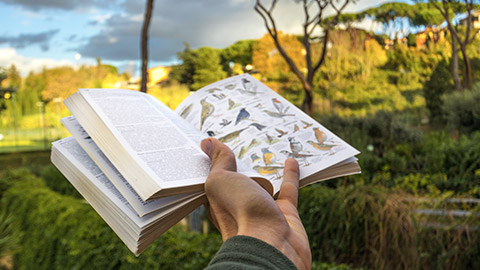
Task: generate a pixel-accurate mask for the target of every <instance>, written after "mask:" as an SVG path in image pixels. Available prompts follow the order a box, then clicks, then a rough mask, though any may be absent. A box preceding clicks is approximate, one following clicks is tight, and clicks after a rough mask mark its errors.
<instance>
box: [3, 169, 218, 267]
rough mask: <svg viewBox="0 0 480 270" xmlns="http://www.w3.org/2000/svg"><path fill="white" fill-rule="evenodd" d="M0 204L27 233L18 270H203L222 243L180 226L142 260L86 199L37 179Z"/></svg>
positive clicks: (215, 237) (26, 179)
mask: <svg viewBox="0 0 480 270" xmlns="http://www.w3.org/2000/svg"><path fill="white" fill-rule="evenodd" d="M0 206H1V208H0V209H3V210H4V211H6V212H7V214H9V215H11V216H12V223H13V225H14V228H16V229H17V230H18V231H19V232H23V234H24V237H23V241H22V243H21V246H20V248H19V252H18V253H17V254H16V255H15V258H14V264H15V267H16V268H18V269H147V268H148V269H151V268H157V269H158V268H160V269H202V268H203V267H205V266H206V265H207V264H208V262H209V261H210V259H211V258H212V257H213V255H214V254H215V252H216V251H217V250H218V248H219V245H220V243H221V238H220V237H219V236H218V235H201V234H197V233H194V232H187V231H184V230H183V229H182V228H181V227H174V228H172V229H170V230H169V231H168V232H166V233H165V234H164V235H163V236H162V237H160V239H158V240H157V241H156V242H155V243H154V244H153V245H152V246H150V247H149V248H148V249H147V250H145V251H144V253H143V254H141V255H140V256H139V258H136V257H135V256H134V255H133V254H132V253H131V252H130V251H129V250H128V249H127V248H126V247H125V245H124V244H123V243H122V242H121V240H120V239H119V238H118V237H117V236H116V235H115V233H114V232H113V231H112V230H111V229H110V228H109V227H108V226H107V224H105V222H104V221H103V220H102V219H101V218H100V217H99V216H98V215H97V214H96V213H95V212H94V211H93V209H92V208H91V207H90V206H89V205H88V204H85V203H84V201H83V200H79V199H75V198H72V197H70V196H65V195H60V194H58V193H56V192H53V191H51V190H50V189H49V188H48V187H47V186H46V185H45V183H44V182H43V181H42V180H41V179H39V178H36V177H34V176H32V175H26V176H25V177H24V178H23V179H22V180H21V181H16V182H15V183H14V184H13V185H11V186H10V188H9V189H8V190H7V191H5V192H4V193H3V198H2V200H1V203H0Z"/></svg>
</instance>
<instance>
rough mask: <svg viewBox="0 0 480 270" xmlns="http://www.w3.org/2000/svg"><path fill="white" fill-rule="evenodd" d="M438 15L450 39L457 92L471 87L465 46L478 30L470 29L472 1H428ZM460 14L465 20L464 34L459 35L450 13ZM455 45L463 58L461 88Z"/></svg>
mask: <svg viewBox="0 0 480 270" xmlns="http://www.w3.org/2000/svg"><path fill="white" fill-rule="evenodd" d="M428 2H429V3H431V4H432V5H433V6H434V7H435V8H436V9H437V10H438V11H440V13H441V14H442V16H443V18H444V19H445V21H446V22H447V29H448V31H449V33H450V36H451V38H452V73H453V74H452V75H453V78H454V82H455V88H456V89H457V90H458V91H461V90H462V89H464V88H466V89H469V88H470V87H471V80H472V68H471V66H470V59H469V57H468V54H467V46H468V44H470V43H472V41H473V40H474V39H475V36H476V34H477V33H478V30H475V29H472V27H473V8H474V2H478V0H477V1H474V0H428ZM452 12H453V13H454V14H461V13H465V15H466V18H465V19H464V20H463V22H464V29H462V30H463V31H464V32H463V33H460V29H459V26H458V25H454V24H453V17H452V15H451V13H452ZM457 45H458V46H459V47H460V52H461V53H462V56H463V63H464V70H465V72H464V85H463V87H462V85H461V83H460V75H459V67H458V49H457Z"/></svg>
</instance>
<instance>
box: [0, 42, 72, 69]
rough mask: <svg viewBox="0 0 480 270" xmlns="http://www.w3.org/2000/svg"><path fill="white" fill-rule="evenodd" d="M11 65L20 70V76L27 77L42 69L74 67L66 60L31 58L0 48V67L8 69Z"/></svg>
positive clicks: (13, 50) (12, 50) (11, 49)
mask: <svg viewBox="0 0 480 270" xmlns="http://www.w3.org/2000/svg"><path fill="white" fill-rule="evenodd" d="M12 64H13V65H15V66H16V67H17V68H18V70H21V73H22V76H25V75H27V74H28V73H29V72H30V71H33V72H38V71H41V70H42V69H43V68H44V67H45V68H53V67H59V66H75V65H74V63H72V62H71V61H69V60H66V59H62V60H54V59H48V58H31V57H25V56H22V55H19V54H17V51H16V50H15V49H14V48H0V67H9V66H11V65H12Z"/></svg>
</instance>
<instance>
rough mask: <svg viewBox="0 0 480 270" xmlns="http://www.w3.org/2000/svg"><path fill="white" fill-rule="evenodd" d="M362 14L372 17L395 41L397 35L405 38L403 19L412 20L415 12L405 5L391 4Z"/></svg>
mask: <svg viewBox="0 0 480 270" xmlns="http://www.w3.org/2000/svg"><path fill="white" fill-rule="evenodd" d="M363 14H364V15H368V16H372V17H374V18H375V21H377V22H380V23H382V24H383V27H384V29H385V32H387V33H388V34H389V36H390V38H392V39H397V38H398V35H399V33H401V34H402V36H403V37H406V36H407V30H406V29H405V25H404V24H405V22H406V21H405V19H408V18H412V17H413V15H414V14H415V11H414V9H412V6H411V5H409V4H407V3H399V2H393V3H385V4H383V5H380V6H379V7H375V8H370V9H367V10H365V11H364V12H363Z"/></svg>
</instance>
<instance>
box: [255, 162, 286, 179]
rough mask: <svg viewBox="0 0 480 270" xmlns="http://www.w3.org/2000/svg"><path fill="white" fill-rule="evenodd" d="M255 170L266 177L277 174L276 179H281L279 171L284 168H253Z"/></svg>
mask: <svg viewBox="0 0 480 270" xmlns="http://www.w3.org/2000/svg"><path fill="white" fill-rule="evenodd" d="M253 169H254V170H256V171H257V172H258V173H259V174H261V175H263V176H265V175H271V174H275V175H276V178H277V179H278V178H280V174H279V173H278V171H279V170H282V169H283V167H282V166H259V165H257V166H253Z"/></svg>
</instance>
